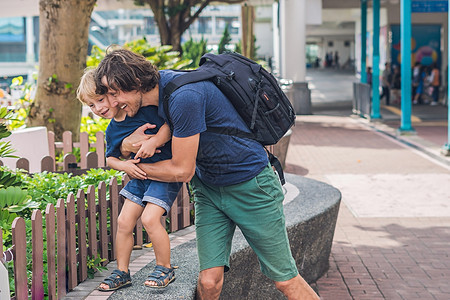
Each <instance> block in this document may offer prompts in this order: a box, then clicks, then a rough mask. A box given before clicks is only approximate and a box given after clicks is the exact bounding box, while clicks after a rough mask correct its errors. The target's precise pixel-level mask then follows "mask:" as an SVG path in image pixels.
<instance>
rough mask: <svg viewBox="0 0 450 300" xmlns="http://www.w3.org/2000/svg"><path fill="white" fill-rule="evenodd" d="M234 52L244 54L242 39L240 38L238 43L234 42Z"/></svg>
mask: <svg viewBox="0 0 450 300" xmlns="http://www.w3.org/2000/svg"><path fill="white" fill-rule="evenodd" d="M234 52H236V53H239V54H242V41H241V40H239V41H238V42H237V43H236V44H234Z"/></svg>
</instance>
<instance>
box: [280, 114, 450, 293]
mask: <svg viewBox="0 0 450 300" xmlns="http://www.w3.org/2000/svg"><path fill="white" fill-rule="evenodd" d="M289 147H290V148H289V151H288V155H287V160H286V162H287V167H286V170H287V171H288V172H291V173H297V174H301V175H304V176H306V177H310V178H314V179H317V180H321V181H325V182H328V183H330V184H332V185H335V186H337V187H338V188H340V189H341V192H342V195H343V199H342V203H341V208H340V212H339V217H338V222H337V226H336V232H335V237H334V242H333V248H332V253H331V256H330V269H329V271H328V272H327V274H326V275H325V276H323V277H322V278H321V279H320V280H319V281H318V282H317V283H316V284H315V288H316V289H317V290H318V292H319V294H320V296H321V299H323V300H341V299H343V300H344V299H408V300H409V299H450V288H449V282H450V259H449V255H450V247H448V245H449V242H450V213H448V208H449V205H450V185H449V184H448V183H449V182H450V180H449V178H450V177H449V176H450V168H449V167H448V166H447V165H445V164H442V163H440V162H438V161H435V160H431V159H429V158H428V157H425V155H423V154H422V153H420V152H419V151H416V150H414V149H412V148H410V147H406V146H404V145H403V144H401V143H399V142H398V141H395V140H393V139H392V138H389V137H388V136H386V135H383V134H379V133H377V132H374V131H373V130H371V129H370V128H368V127H367V126H365V125H364V124H362V123H361V122H358V121H355V120H353V119H352V118H349V117H330V116H299V117H298V122H297V126H296V127H295V129H294V133H293V135H292V137H291V143H290V146H289ZM413 175H417V176H413ZM375 176H378V177H375ZM383 176H384V178H388V179H391V180H392V179H393V180H392V181H395V182H389V181H382V183H383V185H381V186H379V185H378V186H377V182H371V181H370V180H369V181H364V180H359V181H352V182H345V180H354V179H355V178H357V179H358V178H359V179H364V178H369V179H373V178H380V177H383ZM421 177H424V178H425V177H427V178H431V180H432V181H433V182H435V183H436V186H433V191H429V192H428V191H427V186H426V185H424V182H422V181H421ZM405 178H406V180H405ZM373 186H376V189H374V188H373ZM396 188H397V189H396ZM402 188H404V192H409V193H410V194H409V198H407V199H406V201H407V202H401V201H403V200H401V198H402V195H403V194H404V192H403V190H402ZM355 191H356V192H355ZM434 195H439V197H436V196H434ZM434 198H439V199H434ZM398 199H400V200H398ZM361 202H363V203H364V204H365V205H362V206H361V205H360V206H358V205H357V204H358V203H361ZM428 203H430V205H427V204H428ZM418 205H424V206H423V208H421V209H420V210H419V211H417V210H414V209H411V207H414V206H418ZM408 206H411V207H408ZM403 208H404V209H403ZM442 211H444V212H445V213H442ZM374 214H376V215H377V216H375V217H374V216H372V215H374ZM385 216H386V217H385Z"/></svg>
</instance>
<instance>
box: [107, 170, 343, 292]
mask: <svg viewBox="0 0 450 300" xmlns="http://www.w3.org/2000/svg"><path fill="white" fill-rule="evenodd" d="M285 175H286V181H287V183H286V184H285V185H284V188H285V189H286V199H285V204H284V212H285V215H286V226H287V228H288V234H289V239H290V243H291V250H292V253H293V255H294V258H295V260H296V262H297V267H298V269H299V272H300V274H301V275H302V276H303V277H304V278H305V280H307V281H308V282H310V283H311V282H315V281H316V280H317V279H319V278H320V277H321V276H322V275H323V274H324V273H325V272H326V271H327V270H328V266H329V265H328V259H329V256H330V252H331V246H332V241H333V235H334V229H335V226H336V220H337V215H338V211H339V204H340V200H341V194H340V192H339V191H338V190H337V189H335V188H334V187H332V186H330V185H328V184H325V183H323V182H319V181H316V180H312V179H308V178H304V177H301V176H297V175H292V174H285ZM172 261H173V263H174V264H176V265H178V266H179V267H180V268H179V269H178V270H177V271H176V276H177V279H176V281H175V282H174V283H173V284H170V285H169V286H168V287H167V288H165V289H161V290H159V289H150V288H147V287H144V285H143V283H144V281H145V279H146V277H147V275H148V274H149V273H150V272H151V271H152V270H153V268H154V266H155V262H154V261H153V262H151V263H149V264H148V265H147V266H146V267H144V268H143V269H141V270H140V271H139V272H137V273H136V274H135V275H134V276H133V277H132V279H133V286H132V287H130V288H126V289H123V290H119V291H117V292H115V293H114V294H113V295H112V296H110V298H108V299H141V300H144V299H155V296H157V297H158V299H195V291H196V284H197V278H198V270H199V265H198V259H197V249H196V244H195V241H194V240H192V241H189V242H187V243H184V244H182V245H180V246H178V247H175V248H174V249H173V250H172ZM221 299H258V300H262V299H270V300H273V299H283V295H282V294H281V293H280V292H278V290H277V289H276V288H275V286H274V284H272V282H271V281H270V280H269V279H267V278H266V277H265V276H264V275H262V273H261V271H260V270H259V264H258V261H257V258H256V255H255V254H254V252H253V251H252V250H251V248H250V246H249V245H248V243H247V242H246V240H245V238H244V237H243V235H242V234H241V232H240V231H239V230H237V231H236V233H235V236H234V238H233V248H232V255H231V269H230V271H229V272H227V273H225V283H224V287H223V291H222V295H221Z"/></svg>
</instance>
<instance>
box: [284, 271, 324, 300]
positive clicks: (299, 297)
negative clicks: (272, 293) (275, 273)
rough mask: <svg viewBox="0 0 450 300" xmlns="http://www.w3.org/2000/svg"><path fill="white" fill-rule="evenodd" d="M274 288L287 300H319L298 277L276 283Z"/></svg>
mask: <svg viewBox="0 0 450 300" xmlns="http://www.w3.org/2000/svg"><path fill="white" fill-rule="evenodd" d="M275 286H276V287H277V289H278V290H280V291H281V292H282V293H283V294H284V295H285V296H286V297H287V298H288V300H318V299H320V298H319V296H317V294H316V292H314V290H313V289H312V288H311V287H310V286H309V284H308V283H307V282H306V281H305V280H304V279H303V278H302V277H301V276H300V275H297V276H295V277H294V278H292V279H289V280H286V281H276V282H275Z"/></svg>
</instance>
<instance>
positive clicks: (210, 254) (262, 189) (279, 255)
mask: <svg viewBox="0 0 450 300" xmlns="http://www.w3.org/2000/svg"><path fill="white" fill-rule="evenodd" d="M191 186H192V188H193V191H194V200H195V231H196V234H197V251H198V256H199V262H200V270H205V269H209V268H213V267H222V266H223V267H225V271H227V270H228V269H229V266H230V265H229V259H230V253H231V241H232V239H233V235H234V231H235V229H236V226H238V227H239V228H240V229H241V231H242V233H243V235H244V236H245V238H246V240H247V241H248V243H249V245H250V246H251V248H252V249H253V251H255V253H256V255H257V256H258V260H259V263H260V267H261V271H262V273H263V274H264V275H266V276H267V277H269V278H270V279H272V280H274V281H286V280H289V279H291V278H294V277H295V276H297V274H298V270H297V266H296V263H295V260H294V258H293V257H292V254H291V249H290V246H289V240H288V236H287V232H286V226H285V218H284V213H283V200H284V194H283V191H282V188H281V185H280V183H279V180H278V178H277V175H275V173H274V171H273V170H272V167H270V166H267V167H266V168H264V170H263V171H262V172H261V173H260V174H258V175H257V176H256V177H254V178H252V179H250V180H248V181H246V182H243V183H239V184H235V185H230V186H222V187H220V186H211V185H208V184H206V183H204V182H202V181H200V179H199V178H198V177H197V176H194V178H193V179H192V180H191Z"/></svg>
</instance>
